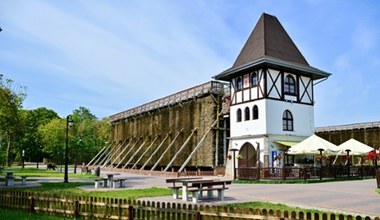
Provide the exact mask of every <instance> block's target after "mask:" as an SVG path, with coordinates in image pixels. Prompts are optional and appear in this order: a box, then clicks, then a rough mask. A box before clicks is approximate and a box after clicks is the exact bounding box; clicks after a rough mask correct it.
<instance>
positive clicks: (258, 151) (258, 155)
mask: <svg viewBox="0 0 380 220" xmlns="http://www.w3.org/2000/svg"><path fill="white" fill-rule="evenodd" d="M256 144H257V158H256V161H257V174H256V175H257V180H260V168H261V163H260V143H259V142H256Z"/></svg>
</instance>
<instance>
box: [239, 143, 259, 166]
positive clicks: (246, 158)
mask: <svg viewBox="0 0 380 220" xmlns="http://www.w3.org/2000/svg"><path fill="white" fill-rule="evenodd" d="M239 155H240V156H239V157H240V158H238V167H239V168H243V167H256V161H257V151H256V149H255V148H254V147H253V146H252V144H250V143H248V142H247V143H245V144H244V145H243V146H242V147H241V149H240V151H239Z"/></svg>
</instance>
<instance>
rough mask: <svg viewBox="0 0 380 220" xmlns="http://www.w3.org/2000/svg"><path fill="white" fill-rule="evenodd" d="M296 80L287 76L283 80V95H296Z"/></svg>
mask: <svg viewBox="0 0 380 220" xmlns="http://www.w3.org/2000/svg"><path fill="white" fill-rule="evenodd" d="M296 88H297V87H296V80H295V79H294V77H293V76H292V75H287V76H286V77H285V79H284V93H285V94H287V95H296V94H297V89H296Z"/></svg>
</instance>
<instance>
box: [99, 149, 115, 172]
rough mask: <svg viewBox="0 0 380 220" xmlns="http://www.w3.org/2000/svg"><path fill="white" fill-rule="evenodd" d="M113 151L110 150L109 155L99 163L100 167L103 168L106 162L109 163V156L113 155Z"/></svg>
mask: <svg viewBox="0 0 380 220" xmlns="http://www.w3.org/2000/svg"><path fill="white" fill-rule="evenodd" d="M111 153H112V151H111V148H110V149H109V151H108V153H107V155H106V156H105V157H104V158H103V160H101V162H100V163H99V166H102V167H104V165H105V162H107V159H108V158H109V156H110V155H111Z"/></svg>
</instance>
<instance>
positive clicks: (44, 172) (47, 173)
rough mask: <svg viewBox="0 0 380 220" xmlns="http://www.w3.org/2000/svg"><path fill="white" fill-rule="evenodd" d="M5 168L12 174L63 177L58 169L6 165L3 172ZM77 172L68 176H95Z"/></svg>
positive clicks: (62, 173)
mask: <svg viewBox="0 0 380 220" xmlns="http://www.w3.org/2000/svg"><path fill="white" fill-rule="evenodd" d="M7 170H11V171H14V173H13V175H14V176H30V177H61V178H62V179H63V176H64V172H63V170H62V172H59V170H47V169H37V168H29V167H28V168H24V169H22V168H21V167H19V166H17V167H6V168H5V169H4V170H3V172H6V171H7ZM78 170H79V172H78V173H76V174H74V173H69V178H95V177H96V176H95V175H93V174H81V173H80V169H77V171H78Z"/></svg>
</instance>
